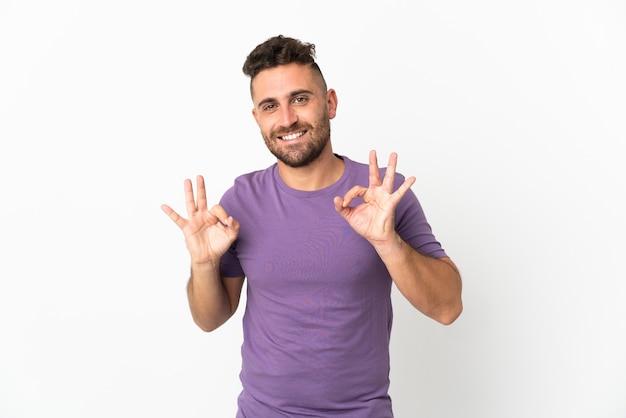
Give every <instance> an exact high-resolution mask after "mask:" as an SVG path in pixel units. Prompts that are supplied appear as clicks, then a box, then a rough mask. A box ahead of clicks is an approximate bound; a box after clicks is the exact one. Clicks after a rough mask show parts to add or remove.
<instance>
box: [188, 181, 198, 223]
mask: <svg viewBox="0 0 626 418" xmlns="http://www.w3.org/2000/svg"><path fill="white" fill-rule="evenodd" d="M185 206H186V207H187V215H189V217H190V218H191V216H192V215H193V214H194V213H196V211H197V210H198V208H197V207H196V200H195V199H194V197H193V185H192V184H191V180H189V179H185Z"/></svg>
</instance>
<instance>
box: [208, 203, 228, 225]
mask: <svg viewBox="0 0 626 418" xmlns="http://www.w3.org/2000/svg"><path fill="white" fill-rule="evenodd" d="M209 213H210V214H211V215H213V216H215V217H216V218H217V219H218V220H219V221H220V222H221V223H222V224H224V225H228V224H229V222H228V218H229V216H228V213H226V210H224V208H223V207H222V206H221V205H213V207H212V208H211V210H210V211H209ZM231 219H232V218H231Z"/></svg>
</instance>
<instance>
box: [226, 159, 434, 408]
mask: <svg viewBox="0 0 626 418" xmlns="http://www.w3.org/2000/svg"><path fill="white" fill-rule="evenodd" d="M342 158H343V160H344V162H345V169H344V173H343V175H342V176H341V178H340V179H339V180H338V181H337V182H336V183H335V184H333V185H331V186H329V187H327V188H325V189H322V190H317V191H310V192H309V191H301V190H295V189H292V188H290V187H288V186H287V185H286V184H285V183H284V182H283V181H282V179H281V178H280V176H279V175H278V169H277V166H276V164H274V165H272V166H270V167H269V168H267V169H265V170H262V171H256V172H253V173H249V174H246V175H243V176H240V177H238V178H237V179H236V180H235V184H234V186H233V187H232V188H230V189H229V190H228V191H227V192H226V193H225V194H224V196H223V198H222V200H221V202H220V203H221V205H222V206H223V207H224V208H225V210H226V212H227V213H228V214H230V215H232V216H233V218H235V219H236V220H238V221H239V222H240V224H241V229H240V232H239V236H238V238H237V240H236V242H235V243H234V245H233V247H232V248H231V250H230V251H229V252H228V253H227V254H226V255H225V256H224V257H223V258H222V266H221V269H222V275H223V276H224V277H237V276H242V275H245V276H246V278H247V302H246V311H245V314H244V317H243V332H244V341H243V345H242V349H241V355H242V369H241V374H240V378H241V382H242V386H243V391H242V392H241V394H240V396H239V399H238V405H239V411H238V414H237V416H238V417H248V418H251V417H252V418H259V417H263V418H270V417H285V416H289V417H304V416H306V417H310V416H316V417H355V418H356V417H359V418H361V417H376V418H385V417H392V416H393V413H392V408H391V399H390V397H389V395H388V388H389V338H390V333H391V324H392V307H391V285H392V280H391V277H390V276H389V273H388V272H387V269H386V268H385V266H384V264H383V262H382V261H381V259H380V257H378V255H377V253H376V251H375V250H374V248H373V247H372V246H371V245H370V244H369V243H368V242H367V241H366V240H365V239H364V238H362V237H361V236H360V235H358V234H357V233H356V232H354V230H353V229H352V228H351V227H350V226H349V225H348V223H347V222H346V221H345V220H344V219H343V218H342V217H341V216H340V215H339V214H338V213H337V212H336V211H335V208H334V204H333V198H334V197H335V196H343V195H344V194H345V193H346V192H347V191H348V190H349V189H350V188H352V187H353V186H355V185H362V186H367V185H368V184H369V172H368V166H367V165H366V164H361V163H357V162H353V161H351V160H350V159H348V158H347V157H342ZM381 171H382V172H383V173H384V169H382V170H381ZM381 175H382V174H381ZM403 181H404V177H403V176H402V175H400V174H396V178H395V183H396V184H395V187H396V188H397V187H398V186H399V185H400V184H401V183H402V182H403ZM358 203H360V201H358V202H353V205H356V204H358ZM396 230H397V231H398V233H399V234H400V236H402V237H403V238H404V239H405V240H406V241H407V242H409V243H410V244H411V245H412V246H413V247H414V248H416V249H417V250H418V251H420V252H421V253H423V254H427V255H430V256H432V257H436V258H439V257H444V256H445V255H446V254H445V252H444V251H443V249H442V248H441V245H440V244H439V243H438V242H437V241H436V239H435V237H434V236H433V234H432V231H431V228H430V226H429V224H428V223H427V221H426V218H425V216H424V213H423V211H422V208H421V206H420V204H419V202H418V200H417V198H416V197H415V195H414V194H413V192H412V191H411V190H409V192H408V193H407V194H406V195H405V196H404V198H403V199H402V200H401V201H400V203H399V205H398V207H397V208H396Z"/></svg>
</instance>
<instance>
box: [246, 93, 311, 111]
mask: <svg viewBox="0 0 626 418" xmlns="http://www.w3.org/2000/svg"><path fill="white" fill-rule="evenodd" d="M301 94H310V95H313V94H315V93H313V92H312V91H311V90H307V89H300V90H295V91H292V92H291V93H290V94H289V98H293V97H295V96H299V95H301ZM276 101H277V100H276V99H275V98H273V97H268V98H265V99H263V100H261V101H260V102H259V103H258V104H257V107H261V106H263V105H264V104H266V103H274V102H276Z"/></svg>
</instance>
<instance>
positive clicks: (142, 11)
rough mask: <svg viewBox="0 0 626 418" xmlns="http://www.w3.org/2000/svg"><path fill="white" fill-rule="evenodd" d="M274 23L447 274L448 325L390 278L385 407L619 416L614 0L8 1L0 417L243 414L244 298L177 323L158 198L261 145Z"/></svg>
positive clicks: (216, 192)
mask: <svg viewBox="0 0 626 418" xmlns="http://www.w3.org/2000/svg"><path fill="white" fill-rule="evenodd" d="M218 4H219V5H218ZM281 33H282V34H285V35H290V36H295V37H298V38H301V39H303V40H305V41H309V42H313V43H315V44H316V45H317V48H318V61H319V63H320V65H321V67H322V70H323V71H324V74H325V76H326V78H327V81H328V84H329V86H330V87H333V88H335V89H336V90H337V93H338V97H339V109H338V116H337V118H336V119H335V120H334V121H333V125H332V129H333V143H334V148H335V151H336V152H339V153H341V154H345V155H348V156H350V157H351V158H353V159H357V160H361V161H366V159H367V153H368V151H369V150H370V149H372V148H375V149H377V150H378V151H379V153H380V155H381V159H382V160H383V162H384V161H386V156H387V155H388V154H389V152H391V151H397V152H398V153H399V155H400V158H399V167H398V169H399V171H401V172H402V173H403V174H406V175H415V176H416V177H417V179H418V180H417V183H416V184H415V185H414V186H413V190H414V191H415V192H416V194H417V195H418V197H419V198H420V200H421V202H422V204H423V206H424V208H425V210H426V213H427V216H428V218H429V220H430V222H431V225H432V227H433V229H434V231H435V233H436V236H437V238H438V239H439V240H440V241H441V242H442V243H443V245H444V248H445V249H446V250H447V251H448V253H449V254H450V256H451V257H452V258H453V259H454V260H455V261H456V263H457V264H458V266H459V267H460V269H461V272H462V274H463V278H464V303H465V311H464V313H463V315H462V316H461V317H460V318H459V320H458V321H457V322H456V323H455V324H453V325H452V326H450V327H444V326H441V325H438V324H436V323H434V322H433V321H431V320H428V319H427V318H425V317H423V316H422V315H421V314H419V313H418V312H417V311H415V310H414V309H412V308H410V307H409V306H408V303H407V302H405V301H404V300H403V299H401V298H400V297H398V295H397V294H395V293H394V302H395V310H396V321H395V325H394V330H393V337H392V347H391V351H392V376H391V378H392V386H391V395H392V397H393V401H394V407H395V412H396V416H398V417H399V418H405V417H408V418H410V417H428V418H437V417H442V418H448V417H472V418H474V417H475V418H502V417H507V418H516V417H533V418H537V417H546V418H548V417H549V418H553V417H569V418H571V417H594V418H599V417H603V418H604V417H607V418H608V417H611V418H623V417H625V416H626V400H625V399H626V397H625V396H624V395H625V394H626V343H625V342H624V334H625V333H626V302H625V296H626V294H625V293H626V285H625V274H624V269H623V254H624V249H625V248H624V247H625V246H624V234H625V233H626V228H625V223H624V211H625V209H626V207H625V205H624V203H623V200H624V190H625V179H626V172H625V171H626V170H625V169H624V163H623V160H624V150H623V148H624V142H625V141H624V140H625V139H626V122H625V121H626V76H625V74H626V5H625V4H624V2H622V1H619V0H613V1H610V0H606V1H602V0H586V1H583V0H579V1H577V0H573V1H565V0H563V1H554V0H547V1H546V0H543V1H525V2H501V1H495V0H493V1H487V0H479V1H460V0H452V1H439V2H434V1H433V2H425V1H421V2H409V1H406V2H403V1H389V2H384V3H383V2H371V1H359V2H356V1H355V2H352V3H350V4H347V3H345V2H338V1H316V2H299V1H274V2H251V1H250V2H243V3H242V2H228V5H226V4H225V2H219V3H217V2H215V3H213V2H206V1H186V0H183V1H176V2H174V1H147V0H124V1H119V0H118V1H115V0H113V1H107V2H104V1H102V2H97V1H79V0H61V1H55V2H48V1H28V0H21V1H17V0H15V1H11V0H9V1H7V0H1V1H0V141H1V152H0V193H1V199H2V203H1V205H0V210H1V213H0V244H1V253H0V254H1V262H0V338H1V340H0V417H2V418H21V417H64V418H73V417H77V418H78V417H80V418H83V417H90V418H98V417H107V418H108V417H116V418H122V417H133V418H134V417H154V418H157V417H168V418H169V417H188V418H191V417H218V418H221V417H229V416H233V414H234V411H235V409H236V408H235V402H236V396H237V394H238V392H239V389H240V387H239V381H238V372H239V364H240V357H239V347H240V344H241V324H240V320H241V312H242V311H243V310H242V309H241V308H240V311H239V312H238V313H237V315H236V317H235V318H234V319H233V320H231V321H230V322H229V323H227V324H226V325H224V326H223V327H222V328H220V329H219V330H217V331H216V332H214V333H211V334H205V333H203V332H202V331H200V330H199V329H198V328H197V327H196V326H195V325H194V324H193V322H192V320H191V317H190V315H189V312H188V307H187V302H186V296H185V291H184V288H185V283H186V279H187V274H188V257H187V252H186V249H185V246H184V241H183V239H182V234H181V233H180V231H179V230H178V229H177V228H176V226H175V225H174V224H173V223H171V221H170V220H169V219H167V217H166V216H165V215H164V214H163V213H161V211H160V209H159V206H160V204H161V203H169V204H171V205H172V206H174V207H175V208H176V209H178V210H180V211H181V212H184V203H183V202H184V201H183V193H182V182H183V179H184V178H186V177H194V176H195V175H196V174H204V175H205V176H206V178H207V181H208V183H209V187H210V191H209V193H210V196H209V200H211V201H217V199H218V198H219V197H220V196H221V194H222V192H223V191H224V190H225V189H226V188H227V187H229V186H230V184H231V183H232V180H233V178H234V177H235V176H236V175H237V174H241V173H244V172H248V171H251V170H255V169H259V168H264V167H265V166H267V165H269V164H271V163H272V162H273V160H272V158H271V155H270V154H269V152H268V151H267V150H266V149H265V146H264V145H263V142H262V140H261V137H260V135H259V133H258V130H257V127H256V125H255V124H254V121H253V119H252V117H251V115H250V110H251V108H252V105H251V102H250V98H249V95H248V80H247V78H246V77H245V76H244V75H243V74H242V73H241V65H242V64H243V61H244V58H245V56H246V55H247V53H248V52H249V51H250V50H251V49H252V48H253V47H254V46H256V45H257V44H258V43H260V42H262V41H263V40H265V39H267V38H268V37H270V36H273V35H276V34H281ZM244 303H245V299H244Z"/></svg>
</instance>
